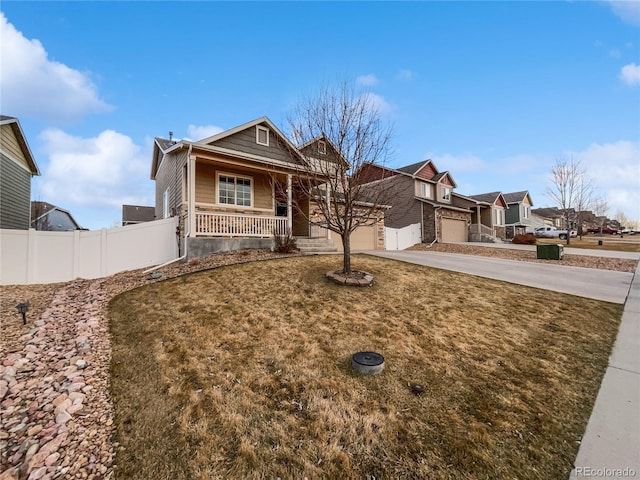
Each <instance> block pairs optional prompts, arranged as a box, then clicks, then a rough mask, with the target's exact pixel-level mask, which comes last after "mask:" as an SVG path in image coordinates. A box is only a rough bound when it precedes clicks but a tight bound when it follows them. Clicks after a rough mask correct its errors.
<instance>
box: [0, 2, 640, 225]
mask: <svg viewBox="0 0 640 480" xmlns="http://www.w3.org/2000/svg"><path fill="white" fill-rule="evenodd" d="M0 8H1V14H0V28H1V30H0V31H1V34H2V39H1V40H2V42H1V44H0V45H1V46H0V54H1V65H0V67H1V68H0V95H1V97H0V100H1V103H0V105H1V110H2V112H1V113H2V114H4V115H11V116H15V117H18V118H19V120H20V123H21V125H22V127H23V130H24V131H25V134H26V136H27V140H28V142H29V144H30V146H31V149H32V151H33V153H34V155H35V157H36V161H37V163H38V165H39V167H40V170H41V172H42V176H41V177H36V178H35V179H34V182H33V199H34V200H43V201H48V202H50V203H54V204H56V205H58V206H60V207H62V208H66V209H68V210H70V211H71V212H72V213H73V215H74V216H75V217H76V219H77V220H78V222H79V223H80V224H82V225H83V226H85V227H88V228H91V229H97V228H102V227H109V226H112V225H113V224H115V223H118V222H119V221H120V219H121V205H122V204H123V203H125V204H130V203H133V204H140V205H153V202H154V184H153V181H151V180H150V178H149V171H150V166H151V149H152V142H153V138H154V137H157V136H160V137H167V136H168V132H169V131H170V130H171V131H173V132H174V136H175V137H177V138H183V137H187V138H191V139H193V140H198V139H200V138H204V137H206V136H209V135H210V134H213V133H216V132H218V131H220V130H222V129H228V128H233V127H235V126H237V125H240V124H242V123H245V122H248V121H250V120H253V119H255V118H258V117H261V116H265V115H266V116H268V117H269V118H270V119H271V120H272V121H273V122H274V123H275V124H276V125H278V126H280V127H281V128H282V129H283V130H286V118H287V114H289V113H291V112H292V110H293V108H294V106H295V105H296V103H297V102H298V101H299V100H300V99H301V98H303V97H304V96H307V95H309V94H311V93H313V92H314V91H315V90H317V89H318V88H319V87H321V86H322V85H325V84H327V83H331V82H335V81H338V80H342V79H345V78H348V79H352V80H353V81H354V82H357V83H358V84H359V85H360V86H362V87H363V88H366V89H368V90H369V91H370V92H371V93H372V94H374V95H376V98H377V101H378V106H379V108H380V111H381V113H382V115H383V117H384V119H385V120H386V121H388V122H390V123H391V124H392V125H393V127H394V130H395V136H394V147H395V155H394V157H393V159H392V160H391V166H396V167H399V166H403V165H408V164H411V163H415V162H417V161H421V160H425V159H427V158H431V159H432V160H433V161H434V162H435V164H436V166H437V167H438V168H439V169H440V170H441V171H444V170H448V171H449V172H450V173H451V175H452V176H453V178H454V180H455V181H456V183H457V185H458V188H457V189H456V191H457V192H459V193H462V194H466V195H473V194H478V193H485V192H490V191H498V190H499V191H502V192H505V193H507V192H512V191H520V190H529V192H530V193H531V195H532V197H533V201H534V204H535V205H534V207H544V206H552V205H553V204H552V201H551V199H550V198H549V197H547V196H546V194H545V187H546V186H547V185H548V184H549V181H548V177H549V173H550V170H551V168H552V166H553V165H554V163H555V162H556V160H558V159H570V158H573V159H575V160H580V161H581V162H582V164H583V166H584V167H585V168H586V169H587V173H588V174H589V175H590V176H591V177H592V178H593V179H594V182H595V184H596V187H597V188H598V189H599V192H600V193H601V194H602V195H604V196H606V198H607V200H608V205H609V212H608V214H609V216H610V217H613V216H614V215H615V214H616V212H617V211H622V212H624V213H625V215H626V216H627V217H630V218H633V219H640V198H639V192H640V2H634V1H620V2H614V1H611V2H609V1H592V2H585V1H576V2H406V3H404V2H372V3H370V2H355V3H348V2H318V3H315V2H282V3H274V2H235V3H222V2H180V3H174V2H60V3H58V2H14V1H7V0H5V1H3V2H2V5H1V7H0Z"/></svg>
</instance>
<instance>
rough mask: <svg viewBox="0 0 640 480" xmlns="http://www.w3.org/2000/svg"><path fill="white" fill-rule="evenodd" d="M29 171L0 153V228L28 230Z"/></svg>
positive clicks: (29, 201) (29, 207)
mask: <svg viewBox="0 0 640 480" xmlns="http://www.w3.org/2000/svg"><path fill="white" fill-rule="evenodd" d="M30 216H31V172H28V171H27V170H25V169H24V167H21V166H20V165H18V164H17V163H16V162H14V161H13V160H10V159H9V158H8V157H6V156H5V155H4V154H2V153H0V228H10V229H14V230H28V229H29V221H30Z"/></svg>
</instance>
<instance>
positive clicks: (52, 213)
mask: <svg viewBox="0 0 640 480" xmlns="http://www.w3.org/2000/svg"><path fill="white" fill-rule="evenodd" d="M31 228H35V229H36V230H43V231H49V232H68V231H71V230H86V229H85V228H82V227H81V226H80V225H79V224H78V222H76V220H75V219H74V218H73V215H71V213H69V211H67V210H65V209H64V208H60V207H56V206H55V205H51V204H50V203H47V202H31Z"/></svg>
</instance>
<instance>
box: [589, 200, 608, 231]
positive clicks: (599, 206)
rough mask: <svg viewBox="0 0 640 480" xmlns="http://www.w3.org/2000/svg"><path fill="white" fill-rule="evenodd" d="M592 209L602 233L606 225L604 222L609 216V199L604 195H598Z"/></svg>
mask: <svg viewBox="0 0 640 480" xmlns="http://www.w3.org/2000/svg"><path fill="white" fill-rule="evenodd" d="M592 210H593V213H594V215H595V217H596V222H597V225H598V228H599V229H600V233H602V228H603V227H604V222H605V220H606V218H607V210H609V204H608V203H607V199H606V198H605V197H602V196H600V197H597V198H596V199H595V200H594V202H593V207H592Z"/></svg>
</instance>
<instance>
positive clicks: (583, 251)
mask: <svg viewBox="0 0 640 480" xmlns="http://www.w3.org/2000/svg"><path fill="white" fill-rule="evenodd" d="M558 243H559V244H561V245H564V241H561V240H559V241H558ZM456 245H473V246H474V247H487V248H509V249H512V250H526V251H530V252H535V251H536V246H535V245H518V244H515V243H487V242H464V243H457V244H456ZM564 253H565V254H567V255H586V256H589V257H608V258H628V259H631V260H640V253H639V252H619V251H617V250H596V249H588V248H572V247H571V244H569V246H568V247H564Z"/></svg>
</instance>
